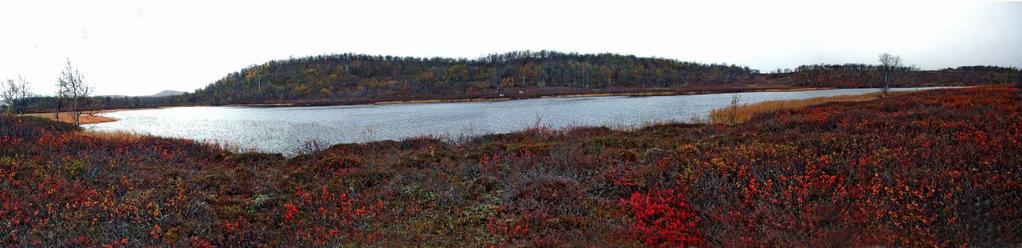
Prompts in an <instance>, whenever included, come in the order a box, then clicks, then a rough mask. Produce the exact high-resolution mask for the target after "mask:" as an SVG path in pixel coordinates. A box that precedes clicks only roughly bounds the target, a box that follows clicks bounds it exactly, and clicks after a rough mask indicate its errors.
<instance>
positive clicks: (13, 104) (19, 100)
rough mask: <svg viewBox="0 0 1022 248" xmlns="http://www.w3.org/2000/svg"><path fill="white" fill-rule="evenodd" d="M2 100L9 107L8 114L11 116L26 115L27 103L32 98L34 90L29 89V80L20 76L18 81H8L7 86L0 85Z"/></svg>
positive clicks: (0, 97) (0, 98)
mask: <svg viewBox="0 0 1022 248" xmlns="http://www.w3.org/2000/svg"><path fill="white" fill-rule="evenodd" d="M0 88H2V89H0V100H3V103H4V105H7V107H6V108H7V112H8V113H11V114H22V113H25V109H26V107H27V106H26V105H27V101H28V98H29V97H32V89H31V88H29V84H28V80H25V78H23V77H21V76H18V81H17V82H15V81H14V80H12V79H7V82H6V83H5V84H0Z"/></svg>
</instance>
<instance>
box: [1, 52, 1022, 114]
mask: <svg viewBox="0 0 1022 248" xmlns="http://www.w3.org/2000/svg"><path fill="white" fill-rule="evenodd" d="M878 62H879V64H843V65H831V64H817V65H803V66H799V67H796V68H794V69H785V70H778V71H775V72H773V73H761V72H759V71H758V70H754V69H750V68H749V67H746V66H738V65H728V64H705V63H695V62H685V61H679V60H674V59H664V58H650V57H637V56H633V55H620V54H612V53H602V54H579V53H562V52H553V51H538V52H534V51H516V52H509V53H501V54H491V55H486V56H482V57H479V58H476V59H457V58H441V57H433V58H419V57H398V56H380V55H365V54H351V53H347V54H332V55H319V56H311V57H303V58H289V59H284V60H274V61H269V62H266V63H264V64H261V65H253V66H250V67H247V68H244V69H241V70H240V71H237V72H232V73H229V74H227V75H226V76H225V77H223V78H221V79H219V80H216V81H215V82H213V83H211V84H210V85H208V86H206V87H205V88H202V89H198V90H196V91H195V92H192V93H186V94H183V95H179V96H169V97H108V96H99V97H92V96H91V88H90V87H91V86H89V84H84V83H82V84H79V83H78V82H79V81H83V80H81V78H77V77H78V76H81V73H80V72H78V71H77V70H74V68H72V67H71V65H70V62H68V63H67V65H66V66H65V67H66V68H65V72H64V73H62V74H61V75H60V80H58V88H60V89H61V90H60V91H58V92H56V94H55V96H43V97H21V99H22V100H12V101H10V103H7V104H6V106H8V107H6V109H7V110H8V111H9V112H25V111H54V110H56V111H61V110H62V109H65V108H66V109H68V110H70V111H75V109H77V110H84V109H110V108H141V107H158V106H180V105H224V104H259V103H296V102H298V103H302V102H305V103H323V104H331V103H352V102H370V101H376V100H406V99H436V98H442V99H451V98H474V97H512V98H513V97H518V96H525V95H523V94H530V93H531V92H543V93H545V94H571V93H588V92H615V91H627V90H632V91H635V90H651V89H675V90H679V91H684V90H686V89H692V88H699V89H710V90H711V91H712V89H742V88H743V87H748V86H749V85H753V84H755V85H758V86H763V85H767V86H772V87H780V88H783V87H826V88H833V87H840V88H863V87H878V88H889V87H913V86H935V85H975V84H992V83H1011V82H1017V81H1020V80H1022V79H1018V78H1019V77H1022V76H1019V75H1020V73H1019V70H1018V69H1016V68H1008V67H997V66H963V67H957V68H946V69H940V70H919V69H918V68H915V67H913V66H906V65H904V64H903V61H901V57H898V56H895V55H890V54H886V53H885V54H881V56H880V57H879V59H878ZM8 81H9V85H13V84H17V83H14V81H13V80H8ZM23 81H24V80H22V81H19V82H23ZM23 85H27V83H23ZM26 87H27V86H26ZM15 88H17V87H15ZM69 89H77V90H69ZM83 90H84V91H85V92H82V91H83ZM24 92H28V91H27V90H25V91H24ZM81 93H85V94H81ZM5 99H6V98H5ZM5 102H7V101H6V100H5ZM79 113H80V112H79Z"/></svg>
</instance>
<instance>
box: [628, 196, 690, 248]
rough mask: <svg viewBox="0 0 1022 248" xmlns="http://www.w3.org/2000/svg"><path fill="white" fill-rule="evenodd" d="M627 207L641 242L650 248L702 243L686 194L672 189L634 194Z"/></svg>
mask: <svg viewBox="0 0 1022 248" xmlns="http://www.w3.org/2000/svg"><path fill="white" fill-rule="evenodd" d="M624 204H625V205H626V208H628V211H629V212H630V213H631V215H632V216H633V217H635V225H634V228H635V231H636V232H637V234H638V238H639V240H641V241H642V242H644V243H645V244H646V245H649V246H656V247H685V246H697V245H700V244H702V243H703V241H704V240H703V235H702V234H701V233H700V232H699V230H696V225H697V224H698V223H699V220H698V217H697V216H696V215H695V213H693V212H692V210H691V208H690V207H689V205H688V203H687V202H686V201H685V195H684V194H682V193H681V192H677V193H676V192H675V191H674V190H672V189H668V190H654V191H653V192H651V193H648V194H644V193H640V192H635V193H632V197H630V198H628V199H626V200H624Z"/></svg>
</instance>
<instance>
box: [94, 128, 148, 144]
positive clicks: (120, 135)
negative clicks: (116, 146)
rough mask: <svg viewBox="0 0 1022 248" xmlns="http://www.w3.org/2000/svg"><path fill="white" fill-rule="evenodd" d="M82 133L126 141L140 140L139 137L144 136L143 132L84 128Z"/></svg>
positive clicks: (105, 138)
mask: <svg viewBox="0 0 1022 248" xmlns="http://www.w3.org/2000/svg"><path fill="white" fill-rule="evenodd" d="M81 135H83V136H89V137H95V138H99V139H104V140H110V141H126V142H132V141H138V140H139V139H142V138H143V137H144V135H142V134H138V133H133V132H126V131H95V130H84V131H82V132H81Z"/></svg>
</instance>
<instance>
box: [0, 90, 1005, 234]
mask: <svg viewBox="0 0 1022 248" xmlns="http://www.w3.org/2000/svg"><path fill="white" fill-rule="evenodd" d="M1020 154H1022V99H1020V96H1019V94H1018V93H1017V91H1016V89H1015V88H1014V87H1011V86H985V87H974V88H963V89H944V90H931V91H924V92H915V93H907V94H897V95H892V96H889V97H886V98H879V99H873V100H868V101H852V102H832V103H824V104H819V105H814V106H809V107H805V108H797V109H783V110H778V111H771V112H762V113H758V114H753V115H752V117H751V118H749V119H748V120H747V121H744V122H739V123H735V124H734V125H717V124H658V125H652V126H648V127H644V128H639V129H636V130H630V131H623V130H612V129H608V128H603V127H579V128H571V129H564V130H549V129H543V128H535V129H530V130H524V131H521V132H516V133H510V134H495V135H485V136H480V137H476V138H471V139H468V140H466V141H463V142H461V143H457V144H452V143H445V142H442V141H439V140H437V139H434V138H429V137H422V138H415V139H408V140H403V141H378V142H370V143H361V144H339V145H334V146H332V147H329V148H326V149H323V150H321V151H315V152H311V153H309V154H304V155H299V156H297V157H293V158H285V157H282V156H280V155H276V154H262V153H235V152H231V151H228V150H224V149H222V148H220V147H218V146H217V145H214V144H206V143H200V142H196V141H191V140H181V139H167V138H157V137H150V136H140V135H132V134H123V133H114V134H104V133H92V132H85V131H80V130H79V129H77V128H76V127H74V126H73V125H68V124H63V123H57V122H52V121H47V120H42V119H38V118H31V117H13V116H3V117H0V230H3V231H2V232H0V235H2V236H0V244H3V245H4V246H161V245H169V246H195V247H211V246H337V245H354V246H366V245H372V246H376V245H379V246H472V247H479V246H617V247H639V246H689V245H694V246H723V247H746V246H757V247H758V246H772V247H778V246H781V247H789V246H798V247H802V246H812V247H817V246H824V247H832V246H897V247H922V246H926V247H932V246H939V247H948V246H981V247H989V246H1012V245H1017V244H1019V243H1020V242H1022V233H1020V232H1019V230H1022V208H1019V206H1022V168H1020V166H1019V165H1022V155H1020Z"/></svg>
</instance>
